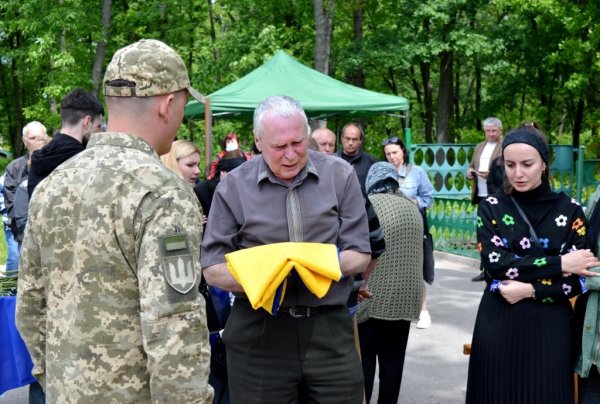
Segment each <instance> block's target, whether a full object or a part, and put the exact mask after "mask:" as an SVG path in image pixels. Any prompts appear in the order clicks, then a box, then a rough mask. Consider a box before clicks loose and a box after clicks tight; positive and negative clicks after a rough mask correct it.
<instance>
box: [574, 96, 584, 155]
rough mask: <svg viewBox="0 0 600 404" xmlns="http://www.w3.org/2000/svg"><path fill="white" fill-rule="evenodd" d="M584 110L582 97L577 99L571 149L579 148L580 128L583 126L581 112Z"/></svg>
mask: <svg viewBox="0 0 600 404" xmlns="http://www.w3.org/2000/svg"><path fill="white" fill-rule="evenodd" d="M584 109H585V103H584V100H583V97H579V102H578V103H577V113H576V114H575V122H574V124H573V148H575V149H576V148H578V147H579V137H580V135H581V127H582V126H583V111H584Z"/></svg>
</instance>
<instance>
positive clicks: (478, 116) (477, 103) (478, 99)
mask: <svg viewBox="0 0 600 404" xmlns="http://www.w3.org/2000/svg"><path fill="white" fill-rule="evenodd" d="M475 119H476V122H475V127H476V128H477V130H478V131H479V132H481V130H482V129H483V127H482V124H481V120H482V119H484V118H483V117H482V116H481V68H480V67H479V66H477V67H475Z"/></svg>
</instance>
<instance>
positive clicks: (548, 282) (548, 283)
mask: <svg viewBox="0 0 600 404" xmlns="http://www.w3.org/2000/svg"><path fill="white" fill-rule="evenodd" d="M540 282H542V285H548V286H550V285H552V279H550V278H544V279H542V280H541V281H540Z"/></svg>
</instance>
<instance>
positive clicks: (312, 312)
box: [278, 306, 343, 318]
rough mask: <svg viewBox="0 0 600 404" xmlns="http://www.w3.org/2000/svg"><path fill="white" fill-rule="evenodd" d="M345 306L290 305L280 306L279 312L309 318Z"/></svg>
mask: <svg viewBox="0 0 600 404" xmlns="http://www.w3.org/2000/svg"><path fill="white" fill-rule="evenodd" d="M339 307H343V306H316V307H309V306H290V307H280V308H279V311H278V313H284V314H288V315H290V316H292V317H294V318H308V317H312V316H316V315H317V314H321V313H323V312H325V311H329V310H333V309H337V308H339Z"/></svg>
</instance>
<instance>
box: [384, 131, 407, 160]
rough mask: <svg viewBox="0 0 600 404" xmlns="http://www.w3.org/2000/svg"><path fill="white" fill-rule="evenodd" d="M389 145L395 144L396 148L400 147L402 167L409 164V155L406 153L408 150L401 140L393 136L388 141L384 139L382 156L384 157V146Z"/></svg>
mask: <svg viewBox="0 0 600 404" xmlns="http://www.w3.org/2000/svg"><path fill="white" fill-rule="evenodd" d="M390 144H395V145H397V146H400V150H402V154H403V157H402V158H403V159H404V165H407V164H408V163H410V153H409V152H408V149H407V148H406V146H405V145H404V142H403V141H402V139H400V138H399V137H398V136H394V137H391V138H389V139H385V140H384V141H383V154H384V155H385V146H387V145H390Z"/></svg>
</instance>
